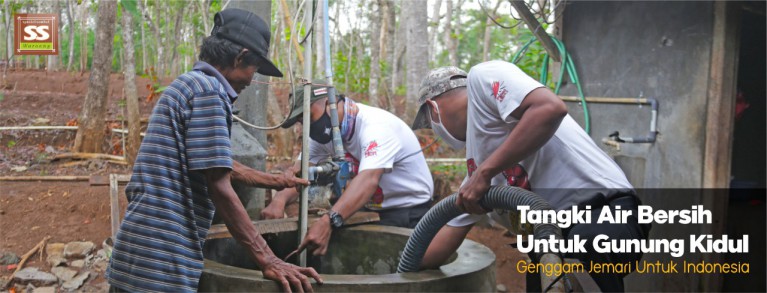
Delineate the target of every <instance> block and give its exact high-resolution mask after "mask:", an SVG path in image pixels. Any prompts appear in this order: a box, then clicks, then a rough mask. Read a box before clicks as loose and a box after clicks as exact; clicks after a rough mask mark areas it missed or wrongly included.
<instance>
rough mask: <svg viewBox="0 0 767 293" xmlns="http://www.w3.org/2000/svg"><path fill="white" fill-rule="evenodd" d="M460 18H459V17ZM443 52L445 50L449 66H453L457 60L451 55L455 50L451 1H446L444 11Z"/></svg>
mask: <svg viewBox="0 0 767 293" xmlns="http://www.w3.org/2000/svg"><path fill="white" fill-rule="evenodd" d="M459 17H460V16H459ZM444 42H445V50H447V55H448V61H449V62H450V65H453V66H455V64H456V63H457V60H455V57H456V55H455V54H453V51H454V50H455V38H454V37H453V0H447V9H446V11H445V31H444Z"/></svg>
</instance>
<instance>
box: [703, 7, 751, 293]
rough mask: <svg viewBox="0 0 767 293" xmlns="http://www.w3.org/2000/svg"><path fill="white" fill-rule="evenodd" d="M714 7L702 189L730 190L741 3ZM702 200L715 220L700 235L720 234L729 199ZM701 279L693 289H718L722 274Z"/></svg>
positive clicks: (711, 196)
mask: <svg viewBox="0 0 767 293" xmlns="http://www.w3.org/2000/svg"><path fill="white" fill-rule="evenodd" d="M713 6H714V25H713V41H712V45H711V63H710V67H709V68H710V78H709V85H708V105H707V113H706V138H705V150H704V154H703V156H704V158H703V178H702V179H703V182H702V187H703V188H705V189H709V188H727V187H729V182H730V168H731V163H732V140H733V129H734V124H735V118H734V116H735V115H734V113H735V95H736V92H735V89H736V84H737V73H738V49H739V45H740V36H739V28H738V27H739V25H740V21H739V15H738V14H739V12H740V7H739V6H740V4H737V3H731V2H714V3H713ZM717 194H719V196H717ZM702 198H703V204H704V206H705V207H706V208H708V209H710V210H711V212H712V213H713V214H714V215H716V216H717V219H715V221H714V223H713V224H711V225H704V226H703V228H702V231H701V233H703V234H713V235H721V234H723V232H724V230H725V227H726V224H727V223H726V222H727V221H726V219H727V206H728V204H727V203H728V200H729V199H728V197H727V196H722V194H721V193H717V192H704V194H703V196H702ZM702 259H703V260H704V261H706V262H710V263H720V262H722V261H723V260H724V257H723V255H722V254H718V253H710V254H703V255H702ZM701 277H702V279H703V282H702V284H701V286H702V287H701V288H697V289H693V290H696V291H697V290H701V291H720V290H721V288H722V275H721V274H705V275H703V276H701Z"/></svg>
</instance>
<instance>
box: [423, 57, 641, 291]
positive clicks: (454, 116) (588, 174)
mask: <svg viewBox="0 0 767 293" xmlns="http://www.w3.org/2000/svg"><path fill="white" fill-rule="evenodd" d="M419 94H420V100H419V101H420V105H421V108H420V109H419V112H418V115H417V116H416V118H415V121H414V123H413V126H412V128H413V129H414V130H415V129H420V128H431V129H432V130H434V132H435V133H436V134H437V135H439V136H440V137H441V138H442V139H443V140H444V141H445V142H447V143H448V144H449V145H451V146H452V147H453V148H456V149H461V148H464V147H465V148H466V164H467V171H468V175H467V176H466V179H464V182H463V183H462V185H461V188H460V190H459V198H458V200H457V202H456V204H457V205H459V206H460V207H461V208H462V209H463V210H464V211H467V212H468V213H470V214H472V215H469V214H464V215H462V216H459V217H458V218H456V219H454V220H453V221H451V222H450V223H448V225H447V226H446V227H444V228H442V229H441V230H440V232H439V233H438V234H437V236H436V238H435V239H434V241H432V244H431V245H430V246H429V249H428V250H427V253H426V256H425V257H424V260H423V267H424V268H434V267H438V266H439V265H440V264H441V263H443V262H444V261H445V260H446V259H447V258H448V257H449V256H450V254H452V252H454V251H455V249H457V248H458V246H459V245H460V244H461V242H462V241H463V239H464V238H465V237H466V234H467V233H468V232H469V230H470V229H471V227H472V225H473V224H474V223H476V222H477V221H478V220H479V219H480V218H481V217H483V216H484V214H486V213H487V211H486V210H485V209H483V208H482V207H481V206H480V205H479V200H480V199H481V198H482V197H483V196H484V195H485V193H486V192H487V190H488V189H489V188H490V186H495V185H510V186H517V187H520V188H525V189H528V190H532V191H533V192H535V193H536V194H538V195H540V196H541V197H542V198H543V199H545V200H547V201H548V202H549V203H550V204H551V206H552V207H553V208H555V209H557V210H561V209H568V208H570V207H572V206H574V205H578V206H580V207H581V208H583V207H585V206H586V205H590V206H591V207H592V209H593V211H595V212H597V213H598V212H599V211H600V210H601V207H602V206H605V205H610V206H612V207H614V206H616V205H620V206H622V209H623V210H631V209H634V210H636V207H637V205H638V204H639V200H638V198H637V197H636V196H635V195H634V191H633V187H632V186H631V184H630V183H629V182H628V180H627V179H626V176H625V175H624V173H623V172H622V171H621V169H620V168H619V167H618V165H617V164H616V163H615V162H614V161H613V160H612V159H611V158H610V157H608V156H607V154H605V153H604V152H603V151H602V150H600V149H599V148H598V147H597V146H596V144H595V143H594V142H593V141H592V140H591V138H590V137H589V136H588V134H586V133H585V132H584V131H583V129H581V127H580V126H579V125H578V124H577V123H576V122H575V120H573V118H572V117H570V116H569V115H568V114H567V107H566V106H565V104H564V103H563V102H562V101H561V100H560V99H559V98H558V97H557V96H556V95H555V94H554V93H553V92H551V91H550V90H549V89H547V88H546V87H544V86H543V85H542V84H540V83H539V82H537V81H535V80H534V79H532V78H531V77H530V76H528V75H527V74H525V73H524V72H522V70H520V69H519V68H518V67H517V66H516V65H514V64H511V63H508V62H504V61H489V62H484V63H481V64H478V65H476V66H474V67H472V68H471V70H470V72H469V73H468V74H466V72H464V71H463V70H460V69H458V68H456V67H442V68H438V69H434V70H432V71H431V72H430V73H429V75H428V76H426V77H425V78H424V80H423V82H422V83H421V90H420V93H419ZM489 214H490V216H491V217H492V218H493V219H494V220H496V222H498V223H500V224H502V225H504V226H506V227H507V228H511V221H510V219H509V217H508V215H506V216H501V215H499V214H498V213H495V212H492V213H489ZM636 214H637V213H636V211H635V212H634V215H636ZM597 216H598V214H597ZM597 216H594V215H592V217H593V218H594V219H597V218H598V217H597ZM629 221H630V222H632V223H631V224H626V225H609V224H579V225H575V226H572V227H571V228H568V229H565V230H564V231H563V237H566V238H573V235H576V234H577V235H580V238H581V239H588V241H589V242H590V241H591V239H593V238H594V237H595V236H596V235H598V234H606V235H608V236H610V238H611V239H641V238H646V235H647V232H648V230H649V227H641V226H640V225H638V224H637V221H636V218H635V217H634V218H633V219H630V220H629ZM512 231H513V230H512ZM586 247H593V246H591V245H590V243H589V244H587V246H586ZM565 256H566V257H574V258H578V259H580V260H582V261H584V262H585V265H586V266H589V261H594V262H600V263H607V262H609V263H628V262H633V261H635V260H639V258H641V254H597V253H595V252H593V251H591V250H589V253H586V254H580V255H565ZM537 277H538V276H537V275H533V274H528V289H531V290H536V289H537V291H539V292H540V288H539V287H537V286H539V285H540V282H539V281H538V282H535V281H534V279H536V278H537ZM592 277H594V279H595V281H596V282H597V284H598V285H599V286H600V287H601V288H602V290H603V291H623V281H622V277H623V275H619V274H592ZM531 283H532V284H531Z"/></svg>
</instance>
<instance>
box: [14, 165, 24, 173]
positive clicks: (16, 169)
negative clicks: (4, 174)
mask: <svg viewBox="0 0 767 293" xmlns="http://www.w3.org/2000/svg"><path fill="white" fill-rule="evenodd" d="M26 170H27V166H11V171H13V172H24V171H26Z"/></svg>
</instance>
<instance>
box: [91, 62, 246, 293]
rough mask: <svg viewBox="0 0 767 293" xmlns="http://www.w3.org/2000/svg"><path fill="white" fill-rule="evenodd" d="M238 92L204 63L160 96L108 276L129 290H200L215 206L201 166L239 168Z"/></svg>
mask: <svg viewBox="0 0 767 293" xmlns="http://www.w3.org/2000/svg"><path fill="white" fill-rule="evenodd" d="M236 97H237V94H236V93H235V92H234V90H233V89H232V88H231V86H230V85H229V83H228V82H227V81H226V79H225V78H224V77H223V76H221V74H220V73H219V72H218V71H217V70H216V69H215V68H213V67H212V66H211V65H209V64H207V63H205V62H197V63H196V64H195V67H194V70H192V71H190V72H187V73H184V74H182V75H181V76H179V77H178V78H176V80H174V81H173V83H171V84H170V86H168V88H167V89H166V90H165V91H164V92H163V94H162V96H161V97H160V99H159V100H158V101H157V105H155V107H154V110H153V112H152V116H151V117H150V120H149V127H148V129H147V131H146V136H145V137H144V140H143V141H142V143H141V147H140V149H139V153H138V157H137V158H136V162H135V165H134V167H133V175H132V176H131V180H130V183H128V186H127V187H126V189H125V194H126V195H127V197H128V209H127V211H126V213H125V218H124V220H123V221H122V224H121V225H120V230H119V231H118V233H117V239H116V241H115V245H114V250H113V253H112V257H111V261H110V264H109V269H108V270H107V273H106V275H107V279H108V280H109V283H110V284H111V285H112V286H116V287H118V288H121V289H123V290H128V291H142V292H143V291H162V292H196V291H197V284H198V282H199V280H200V275H201V273H202V268H203V255H202V247H203V244H204V242H205V237H206V236H207V233H208V229H209V228H210V225H211V220H212V218H213V211H214V206H213V202H212V201H211V199H210V197H209V196H208V190H207V186H206V183H205V177H204V175H203V174H202V173H201V172H197V171H201V170H205V169H210V168H229V169H231V168H232V150H231V142H230V130H231V125H232V102H233V101H234V99H235V98H236Z"/></svg>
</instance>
